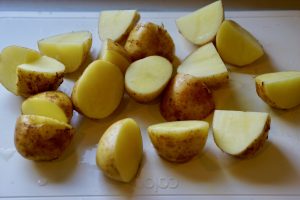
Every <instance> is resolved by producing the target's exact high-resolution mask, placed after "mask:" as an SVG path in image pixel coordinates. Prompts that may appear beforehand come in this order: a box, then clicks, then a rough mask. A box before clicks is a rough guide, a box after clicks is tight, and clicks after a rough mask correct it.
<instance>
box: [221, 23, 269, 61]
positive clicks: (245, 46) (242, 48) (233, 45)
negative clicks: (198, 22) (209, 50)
mask: <svg viewBox="0 0 300 200" xmlns="http://www.w3.org/2000/svg"><path fill="white" fill-rule="evenodd" d="M216 46H217V49H218V52H219V54H220V56H221V57H222V59H223V60H224V61H225V62H227V63H230V64H233V65H235V66H239V67H240V66H244V65H248V64H250V63H252V62H254V61H255V60H257V59H258V58H260V57H261V56H263V55H264V50H263V48H262V46H261V45H260V44H259V42H258V41H257V40H256V39H255V37H254V36H253V35H252V34H251V33H249V32H248V31H247V30H246V29H244V28H243V27H241V26H240V25H239V24H238V23H236V22H234V21H232V20H224V21H223V23H222V24H221V26H220V29H219V30H218V33H217V38H216Z"/></svg>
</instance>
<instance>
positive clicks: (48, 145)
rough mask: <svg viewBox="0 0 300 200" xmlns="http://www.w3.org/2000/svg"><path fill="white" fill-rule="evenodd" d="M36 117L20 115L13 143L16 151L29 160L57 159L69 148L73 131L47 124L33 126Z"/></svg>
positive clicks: (68, 128)
mask: <svg viewBox="0 0 300 200" xmlns="http://www.w3.org/2000/svg"><path fill="white" fill-rule="evenodd" d="M35 117H36V115H21V116H20V117H19V118H18V119H17V122H16V127H15V137H14V142H15V146H16V149H17V151H18V152H19V153H20V154H21V155H22V156H23V157H24V158H27V159H29V160H34V161H50V160H54V159H57V158H59V157H60V156H61V155H62V153H63V152H64V150H65V149H66V148H67V147H68V146H69V144H70V143H71V140H72V138H73V136H74V133H75V130H74V129H73V128H70V127H64V128H62V127H59V128H57V127H55V126H54V125H51V124H47V123H39V124H34V123H33V121H34V118H35Z"/></svg>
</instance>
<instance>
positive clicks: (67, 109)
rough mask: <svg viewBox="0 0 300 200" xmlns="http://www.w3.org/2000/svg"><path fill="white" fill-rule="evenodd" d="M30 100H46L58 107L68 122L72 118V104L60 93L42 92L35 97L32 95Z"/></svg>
mask: <svg viewBox="0 0 300 200" xmlns="http://www.w3.org/2000/svg"><path fill="white" fill-rule="evenodd" d="M30 98H39V99H46V100H48V101H50V102H52V103H54V104H56V105H58V106H59V107H60V108H61V109H62V110H63V111H64V113H65V114H66V116H67V118H68V122H70V121H71V119H72V117H73V103H72V101H71V99H70V98H69V97H68V96H67V95H66V94H65V93H63V92H61V91H47V92H42V93H39V94H36V95H33V96H31V97H29V98H28V99H30Z"/></svg>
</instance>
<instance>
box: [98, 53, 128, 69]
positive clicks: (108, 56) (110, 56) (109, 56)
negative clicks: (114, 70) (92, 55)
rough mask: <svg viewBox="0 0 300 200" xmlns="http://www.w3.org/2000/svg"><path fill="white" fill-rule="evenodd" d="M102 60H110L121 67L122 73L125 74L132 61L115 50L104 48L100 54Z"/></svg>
mask: <svg viewBox="0 0 300 200" xmlns="http://www.w3.org/2000/svg"><path fill="white" fill-rule="evenodd" d="M100 59H101V60H105V61H108V62H110V63H112V64H114V65H116V66H118V67H119V68H120V70H121V71H122V73H124V74H125V72H126V70H127V68H128V66H129V65H130V62H129V60H128V59H127V58H125V57H124V56H122V55H121V54H119V53H118V52H117V51H114V50H104V51H103V53H102V54H101V55H100Z"/></svg>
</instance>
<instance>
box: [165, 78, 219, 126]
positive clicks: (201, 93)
mask: <svg viewBox="0 0 300 200" xmlns="http://www.w3.org/2000/svg"><path fill="white" fill-rule="evenodd" d="M214 109H215V103H214V100H213V97H212V93H211V92H210V90H209V89H208V88H207V86H206V85H205V84H204V83H203V82H202V81H200V80H198V79H197V78H195V77H193V76H191V75H187V74H177V75H176V76H175V77H174V78H173V79H172V80H171V81H170V83H169V85H168V86H167V88H166V90H165V92H164V94H163V98H162V101H161V103H160V113H161V114H162V116H163V117H164V118H165V119H166V120H167V121H178V120H201V119H204V118H205V117H207V116H208V115H209V114H210V113H211V112H213V111H214Z"/></svg>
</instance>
